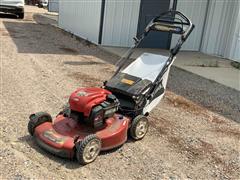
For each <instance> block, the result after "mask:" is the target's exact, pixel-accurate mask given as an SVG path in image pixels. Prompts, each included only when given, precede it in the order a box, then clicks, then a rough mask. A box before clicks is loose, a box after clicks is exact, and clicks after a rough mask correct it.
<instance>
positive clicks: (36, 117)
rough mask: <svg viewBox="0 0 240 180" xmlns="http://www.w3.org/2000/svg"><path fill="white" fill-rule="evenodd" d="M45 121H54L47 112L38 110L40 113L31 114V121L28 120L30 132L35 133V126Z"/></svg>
mask: <svg viewBox="0 0 240 180" xmlns="http://www.w3.org/2000/svg"><path fill="white" fill-rule="evenodd" d="M45 122H52V117H51V115H50V114H48V113H46V112H38V113H34V114H31V115H30V116H29V122H28V132H29V134H30V135H33V134H34V130H35V128H36V127H37V126H39V125H40V124H42V123H45Z"/></svg>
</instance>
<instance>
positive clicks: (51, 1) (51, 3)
mask: <svg viewBox="0 0 240 180" xmlns="http://www.w3.org/2000/svg"><path fill="white" fill-rule="evenodd" d="M58 9H59V0H48V11H49V12H58Z"/></svg>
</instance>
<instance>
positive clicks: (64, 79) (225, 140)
mask: <svg viewBox="0 0 240 180" xmlns="http://www.w3.org/2000/svg"><path fill="white" fill-rule="evenodd" d="M26 11H27V13H26V18H25V19H24V20H17V19H13V18H11V17H10V16H7V17H5V18H1V19H0V50H1V51H0V53H1V54H0V55H1V59H0V60H1V69H0V70H1V72H0V73H1V99H0V100H1V111H0V113H1V116H0V117H1V121H0V127H1V131H0V132H1V134H0V146H1V148H0V160H1V162H0V171H1V176H0V178H1V179H28V178H29V179H30V178H36V179H46V178H47V179H77V178H78V179H239V177H240V169H239V168H240V166H239V151H240V148H239V140H240V130H239V124H238V123H236V122H234V121H232V120H229V119H227V118H226V117H223V116H221V115H219V114H217V113H214V112H211V111H209V110H208V109H206V108H204V107H201V106H199V105H197V104H195V103H194V102H192V101H189V100H187V99H185V98H184V97H182V96H178V95H176V94H175V93H173V92H170V91H168V92H167V93H166V96H165V98H164V99H163V101H162V102H161V104H160V105H159V106H157V107H156V108H155V110H154V111H152V113H151V115H150V116H149V120H150V122H151V126H150V130H149V132H148V134H147V136H146V137H145V138H144V139H143V140H142V141H138V142H132V141H128V142H127V143H126V144H125V145H124V146H122V147H121V148H119V149H116V150H113V151H110V152H106V153H102V154H101V155H100V156H99V157H98V158H97V160H96V161H95V162H94V163H91V164H89V165H86V166H80V165H78V163H77V162H76V161H74V160H73V161H71V160H68V159H61V158H58V157H55V156H53V155H51V154H49V153H46V152H45V151H43V150H42V149H40V148H39V147H38V146H37V145H36V144H35V142H34V141H33V139H32V138H31V137H30V136H29V135H28V132H27V128H26V127H27V123H28V115H29V114H31V113H32V112H36V111H43V110H47V111H48V112H49V113H51V114H52V115H56V114H57V113H58V112H59V110H60V108H61V107H62V105H63V104H64V103H65V102H66V101H67V98H68V95H69V94H70V93H71V92H72V91H73V90H74V89H76V88H77V87H79V86H98V85H101V83H100V82H102V81H104V80H106V79H108V78H109V77H110V76H111V74H112V73H113V72H114V66H113V65H111V64H110V63H109V62H113V61H116V57H115V56H112V55H110V54H107V53H105V52H103V51H102V50H100V49H98V48H97V47H96V46H93V45H91V44H89V43H88V42H85V41H79V40H76V39H75V38H72V37H71V35H69V34H68V33H65V32H63V31H61V30H59V29H57V28H55V27H53V26H51V25H49V23H50V24H51V21H48V20H46V19H44V18H42V17H41V16H39V14H36V12H37V11H38V13H44V11H43V10H40V9H38V8H35V7H29V6H27V7H26ZM33 12H34V13H35V14H33ZM174 73H177V72H175V71H174ZM182 80H183V79H180V80H179V82H178V83H182ZM171 81H172V79H171ZM170 83H172V82H170ZM170 87H171V84H170ZM190 93H191V92H190ZM194 93H195V92H194Z"/></svg>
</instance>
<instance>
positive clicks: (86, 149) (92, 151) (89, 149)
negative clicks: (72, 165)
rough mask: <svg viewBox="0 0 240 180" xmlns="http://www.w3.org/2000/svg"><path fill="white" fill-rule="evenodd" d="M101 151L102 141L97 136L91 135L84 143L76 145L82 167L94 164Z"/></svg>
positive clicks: (80, 142)
mask: <svg viewBox="0 0 240 180" xmlns="http://www.w3.org/2000/svg"><path fill="white" fill-rule="evenodd" d="M100 150H101V140H100V139H99V138H98V137H97V136H96V135H95V134H90V135H88V136H86V137H85V138H84V139H83V140H82V141H79V142H77V143H76V156H77V160H78V162H79V163H80V164H81V165H85V164H88V163H91V162H93V161H94V160H95V159H96V158H97V156H98V154H99V153H100Z"/></svg>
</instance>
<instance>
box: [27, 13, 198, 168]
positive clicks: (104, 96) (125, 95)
mask: <svg viewBox="0 0 240 180" xmlns="http://www.w3.org/2000/svg"><path fill="white" fill-rule="evenodd" d="M193 29H194V25H193V24H192V23H191V21H190V20H189V19H188V18H187V17H186V16H185V15H183V14H182V13H181V12H179V11H173V10H170V11H167V12H164V13H162V14H160V15H159V16H158V17H155V18H153V19H152V20H151V21H150V23H149V24H148V25H147V27H146V28H145V30H144V33H143V34H142V35H141V36H140V37H139V38H134V40H135V44H134V45H133V46H132V47H131V48H130V50H129V51H128V53H127V54H126V56H125V57H124V58H122V59H120V61H119V62H118V63H117V67H118V68H117V70H116V72H115V73H114V75H113V76H112V78H111V79H110V80H108V81H106V82H104V85H103V87H101V88H100V87H90V88H78V89H77V90H76V91H74V92H73V93H72V94H71V95H70V97H69V101H68V103H67V105H66V107H65V108H63V110H62V111H61V112H60V113H59V114H58V115H57V116H56V118H55V119H54V120H53V119H52V117H51V115H50V114H48V113H46V112H38V113H34V114H32V115H30V117H29V119H30V120H29V123H28V131H29V133H30V134H31V135H32V136H33V137H34V139H35V140H36V142H37V144H38V145H39V146H40V147H42V148H43V149H46V150H47V151H49V152H50V153H53V154H55V155H58V156H60V157H67V158H74V157H76V158H77V160H78V161H79V163H80V164H82V165H85V164H88V163H90V162H93V161H94V160H95V159H96V158H97V156H98V155H99V153H100V151H105V150H110V149H113V148H116V147H119V146H121V145H122V144H124V143H125V142H126V141H127V138H128V136H130V137H131V138H132V139H134V140H140V139H142V138H143V137H144V136H145V135H146V133H147V131H148V127H149V124H148V119H147V116H148V115H149V113H150V112H151V110H152V109H153V108H154V107H155V106H156V105H157V104H158V103H159V102H160V100H161V99H162V97H163V95H164V92H165V89H166V84H167V79H168V74H169V70H170V67H171V65H172V63H173V61H174V60H175V56H176V54H177V53H178V52H179V50H180V49H181V47H182V45H183V43H184V42H185V41H186V40H187V38H188V37H189V35H190V34H191V32H192V30H193ZM151 31H159V32H169V33H172V34H178V35H179V36H180V38H179V40H178V42H177V44H176V46H175V47H174V48H172V49H171V50H170V53H169V56H168V57H167V56H162V55H157V54H151V53H143V54H142V55H141V56H140V57H138V58H137V59H135V60H134V61H133V60H132V61H130V62H129V60H130V57H131V55H132V53H133V52H134V50H135V48H137V47H138V46H139V44H140V43H141V42H142V40H143V39H144V38H145V37H146V36H147V35H148V34H149V33H150V32H151ZM127 62H128V63H127Z"/></svg>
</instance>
